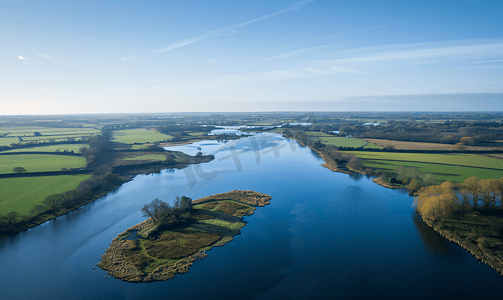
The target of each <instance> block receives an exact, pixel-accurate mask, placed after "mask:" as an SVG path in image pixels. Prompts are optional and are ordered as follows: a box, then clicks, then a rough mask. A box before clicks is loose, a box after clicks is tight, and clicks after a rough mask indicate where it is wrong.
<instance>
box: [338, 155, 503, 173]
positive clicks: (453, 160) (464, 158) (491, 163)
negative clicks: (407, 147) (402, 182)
mask: <svg viewBox="0 0 503 300" xmlns="http://www.w3.org/2000/svg"><path fill="white" fill-rule="evenodd" d="M342 152H348V153H353V154H354V155H356V156H358V157H360V158H364V159H366V160H402V161H414V162H426V163H441V164H449V165H456V166H469V167H482V168H493V169H501V170H503V160H500V159H496V158H491V157H487V156H482V155H477V154H428V153H393V152H363V151H358V152H351V151H342Z"/></svg>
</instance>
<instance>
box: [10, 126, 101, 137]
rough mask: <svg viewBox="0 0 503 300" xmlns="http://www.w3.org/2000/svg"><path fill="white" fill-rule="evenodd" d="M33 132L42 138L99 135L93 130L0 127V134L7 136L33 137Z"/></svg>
mask: <svg viewBox="0 0 503 300" xmlns="http://www.w3.org/2000/svg"><path fill="white" fill-rule="evenodd" d="M35 132H39V133H40V134H41V135H42V136H49V135H50V136H54V135H59V136H62V135H64V136H71V135H81V136H82V135H85V136H88V135H95V134H99V133H101V131H100V130H98V129H95V128H89V127H86V128H59V127H30V126H20V127H0V134H4V133H9V135H7V136H14V137H17V136H26V137H28V136H35Z"/></svg>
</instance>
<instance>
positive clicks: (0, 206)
mask: <svg viewBox="0 0 503 300" xmlns="http://www.w3.org/2000/svg"><path fill="white" fill-rule="evenodd" d="M89 177H91V175H73V176H70V175H63V176H43V177H24V178H3V179H0V194H1V195H2V197H0V214H3V215H5V214H7V213H9V212H11V211H15V212H17V213H19V214H22V215H26V214H28V213H29V212H30V210H31V209H33V207H35V206H36V205H41V204H42V202H43V201H44V199H45V197H47V196H49V195H53V194H58V193H63V192H66V191H70V190H73V189H75V188H76V187H77V186H78V185H79V183H80V182H81V181H83V180H86V179H87V178H89Z"/></svg>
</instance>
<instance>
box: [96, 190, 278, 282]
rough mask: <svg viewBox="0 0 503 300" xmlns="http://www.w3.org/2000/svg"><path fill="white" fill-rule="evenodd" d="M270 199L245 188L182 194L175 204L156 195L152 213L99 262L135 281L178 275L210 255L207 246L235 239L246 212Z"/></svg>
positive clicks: (120, 237)
mask: <svg viewBox="0 0 503 300" xmlns="http://www.w3.org/2000/svg"><path fill="white" fill-rule="evenodd" d="M270 200H271V196H269V195H266V194H261V193H258V192H254V191H241V190H235V191H231V192H227V193H222V194H216V195H213V196H208V197H204V198H200V199H197V200H193V201H192V200H191V199H190V198H188V197H182V198H178V197H177V199H176V202H175V205H174V206H173V207H170V206H169V205H168V204H167V203H165V202H162V201H160V200H158V199H155V200H154V201H152V202H151V203H150V204H146V205H145V206H144V207H143V209H142V212H143V213H144V214H145V215H146V216H150V218H149V219H147V220H145V221H143V222H141V223H139V224H137V225H134V226H133V227H131V228H129V229H127V230H126V231H124V232H123V233H121V234H119V235H118V236H117V238H115V239H114V240H113V241H112V243H111V244H110V247H109V248H108V249H107V250H106V251H105V254H104V255H103V256H102V257H101V261H100V262H99V263H98V266H99V267H100V268H102V269H103V270H105V271H107V272H109V274H110V275H111V276H113V277H115V278H118V279H121V280H124V281H130V282H150V281H160V280H167V279H170V278H173V277H174V276H175V274H177V273H186V272H188V270H189V267H190V266H192V264H193V263H194V262H195V261H197V260H200V259H203V258H205V257H206V256H207V255H206V253H205V252H206V250H209V249H211V248H212V247H217V246H223V245H225V244H226V243H228V242H230V241H232V239H233V236H235V235H237V234H239V233H240V229H241V228H242V227H243V226H245V225H246V222H245V221H243V216H248V215H252V214H253V213H254V211H255V209H256V207H257V206H265V205H267V204H269V201H270Z"/></svg>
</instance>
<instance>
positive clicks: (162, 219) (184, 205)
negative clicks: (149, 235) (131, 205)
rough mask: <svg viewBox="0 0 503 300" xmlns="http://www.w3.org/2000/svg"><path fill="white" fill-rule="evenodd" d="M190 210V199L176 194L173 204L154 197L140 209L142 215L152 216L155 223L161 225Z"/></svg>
mask: <svg viewBox="0 0 503 300" xmlns="http://www.w3.org/2000/svg"><path fill="white" fill-rule="evenodd" d="M191 211H192V199H191V198H189V197H185V196H182V197H181V198H180V197H178V196H176V197H175V203H174V204H173V206H171V205H169V203H166V202H164V201H161V200H159V199H158V198H155V199H154V200H153V201H152V202H150V203H148V204H145V205H144V206H143V208H142V209H141V212H142V213H143V216H144V217H149V218H152V219H153V220H154V221H155V222H156V224H157V225H162V224H166V223H170V222H172V221H176V220H177V219H179V218H180V217H181V215H182V214H184V213H186V212H191Z"/></svg>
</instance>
